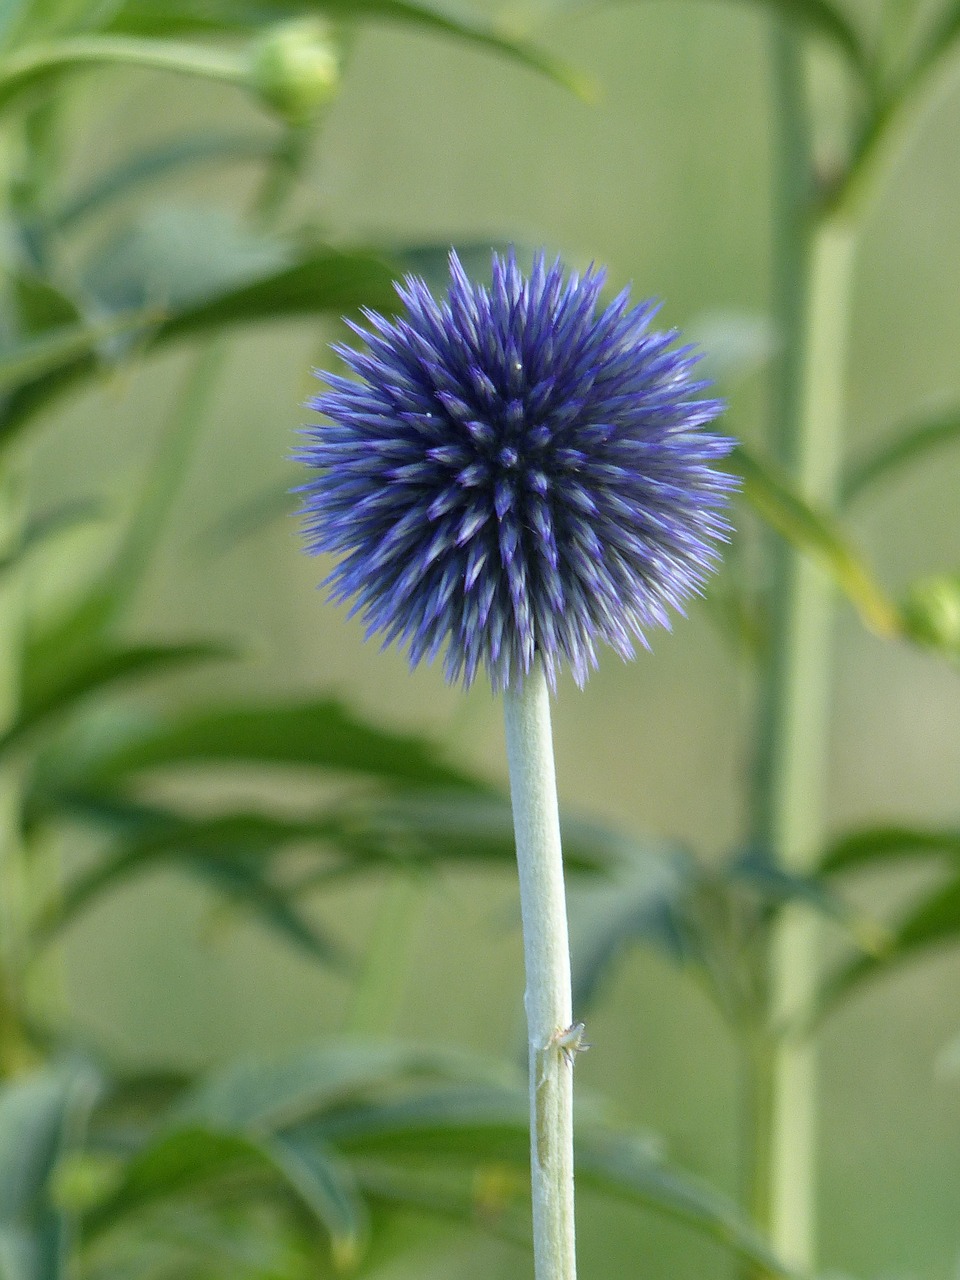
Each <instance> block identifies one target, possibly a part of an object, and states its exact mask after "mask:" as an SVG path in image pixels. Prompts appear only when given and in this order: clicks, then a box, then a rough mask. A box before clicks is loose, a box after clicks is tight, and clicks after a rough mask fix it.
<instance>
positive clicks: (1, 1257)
mask: <svg viewBox="0 0 960 1280" xmlns="http://www.w3.org/2000/svg"><path fill="white" fill-rule="evenodd" d="M93 1087H94V1082H93V1080H92V1079H91V1078H90V1077H88V1076H85V1075H81V1074H77V1073H71V1072H54V1071H42V1072H39V1073H38V1074H36V1075H33V1076H27V1077H24V1078H23V1079H20V1080H16V1081H14V1082H12V1083H10V1084H7V1085H5V1086H3V1087H2V1088H0V1276H2V1277H3V1280H65V1277H66V1274H67V1272H66V1259H67V1246H68V1243H69V1238H70V1228H71V1224H70V1221H69V1219H68V1217H67V1215H66V1214H65V1213H63V1212H62V1211H61V1210H60V1209H59V1208H58V1207H57V1206H56V1204H55V1200H54V1195H53V1187H52V1181H53V1177H54V1172H55V1170H56V1167H57V1163H58V1161H59V1160H60V1157H61V1155H62V1154H63V1151H64V1147H65V1144H66V1143H67V1142H68V1140H69V1138H70V1136H71V1133H72V1130H73V1129H74V1127H75V1125H76V1122H77V1120H78V1118H79V1116H80V1115H81V1114H82V1112H83V1110H85V1108H86V1106H87V1105H88V1103H89V1101H90V1098H91V1094H92V1090H93Z"/></svg>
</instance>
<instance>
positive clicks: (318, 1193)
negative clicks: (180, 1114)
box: [85, 1126, 368, 1263]
mask: <svg viewBox="0 0 960 1280" xmlns="http://www.w3.org/2000/svg"><path fill="white" fill-rule="evenodd" d="M238 1174H248V1175H249V1174H253V1175H255V1176H257V1175H258V1176H259V1179H260V1182H261V1184H262V1182H263V1180H264V1179H267V1181H268V1182H269V1183H272V1184H274V1185H276V1186H279V1187H281V1188H282V1189H284V1190H285V1191H286V1192H287V1193H288V1194H291V1195H293V1196H294V1197H295V1199H296V1200H297V1201H299V1203H301V1204H302V1205H303V1206H304V1207H305V1208H306V1209H307V1210H308V1211H309V1213H310V1214H311V1215H312V1216H313V1217H314V1218H315V1219H316V1221H317V1222H318V1224H319V1225H320V1226H322V1227H323V1228H324V1229H325V1230H326V1231H327V1233H328V1234H329V1236H330V1240H331V1247H332V1250H333V1254H334V1258H335V1260H337V1261H338V1262H343V1263H346V1262H348V1261H349V1262H354V1261H356V1259H357V1257H358V1254H359V1252H360V1250H361V1248H362V1246H363V1242H364V1240H365V1238H366V1235H367V1229H368V1222H367V1214H366V1208H365V1206H364V1204H363V1202H362V1201H361V1200H360V1198H359V1196H358V1194H357V1191H356V1188H355V1186H354V1182H353V1179H352V1176H351V1174H350V1172H349V1170H348V1169H346V1168H345V1167H344V1166H343V1164H342V1162H341V1161H339V1160H338V1159H337V1157H336V1156H335V1155H334V1154H333V1153H330V1152H326V1151H324V1150H323V1148H322V1147H321V1146H320V1145H319V1144H317V1143H313V1144H311V1145H309V1146H306V1145H304V1144H303V1143H302V1142H300V1141H299V1140H298V1139H297V1137H296V1136H295V1135H293V1136H286V1135H280V1136H278V1135H258V1134H247V1133H242V1132H231V1131H227V1130H218V1129H209V1128H203V1127H200V1126H197V1127H194V1128H184V1129H179V1130H175V1131H173V1132H165V1133H161V1134H160V1135H159V1137H157V1138H156V1139H155V1140H154V1141H152V1142H151V1143H149V1144H148V1145H147V1146H146V1147H145V1148H144V1149H143V1150H142V1151H141V1152H140V1153H139V1154H138V1155H137V1156H136V1157H134V1159H133V1161H132V1162H131V1163H130V1165H129V1166H128V1168H127V1170H126V1172H125V1175H124V1177H123V1180H122V1182H121V1183H120V1185H119V1187H117V1189H116V1190H115V1191H114V1192H113V1194H112V1195H111V1196H110V1197H109V1198H108V1199H107V1200H106V1201H105V1202H104V1203H103V1204H101V1205H100V1206H98V1207H97V1208H96V1209H95V1210H94V1211H93V1212H91V1213H90V1214H88V1215H87V1218H86V1220H85V1228H86V1234H87V1235H88V1236H90V1237H94V1238H95V1237H96V1236H97V1235H99V1234H100V1233H102V1232H103V1231H104V1230H106V1229H109V1228H112V1227H115V1226H116V1225H117V1224H118V1223H119V1222H122V1221H123V1220H124V1219H126V1218H128V1217H129V1216H130V1215H131V1214H136V1213H142V1212H143V1211H144V1210H145V1209H148V1208H151V1207H153V1206H154V1205H156V1204H157V1203H162V1202H164V1201H168V1200H172V1199H176V1198H182V1197H186V1196H191V1195H194V1194H196V1192H197V1191H198V1190H200V1189H202V1188H204V1187H206V1186H208V1185H211V1184H215V1183H216V1182H218V1181H220V1180H223V1179H230V1180H232V1179H234V1178H235V1177H236V1176H237V1175H238Z"/></svg>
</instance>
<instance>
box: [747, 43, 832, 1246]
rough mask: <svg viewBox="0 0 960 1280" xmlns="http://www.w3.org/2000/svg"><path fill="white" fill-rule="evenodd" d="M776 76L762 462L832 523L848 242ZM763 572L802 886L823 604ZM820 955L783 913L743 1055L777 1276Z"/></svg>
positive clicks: (770, 739)
mask: <svg viewBox="0 0 960 1280" xmlns="http://www.w3.org/2000/svg"><path fill="white" fill-rule="evenodd" d="M773 69H774V82H773V83H774V93H775V99H776V112H775V119H776V127H777V137H776V153H775V178H776V190H775V202H774V205H775V207H774V220H775V245H774V250H775V252H774V260H775V266H774V302H773V308H774V312H775V314H776V317H777V321H778V326H779V329H780V336H781V343H782V354H781V357H780V359H779V362H778V368H777V370H776V378H775V384H774V423H773V430H772V432H771V441H770V444H771V452H772V453H773V454H774V456H775V457H776V459H777V461H778V462H779V464H780V465H781V466H782V467H783V468H784V469H785V470H786V471H787V472H788V473H789V475H790V476H791V478H792V481H793V483H794V485H795V486H796V488H797V490H798V491H799V492H800V493H801V494H802V495H803V496H804V497H806V498H807V499H808V500H810V501H812V502H814V503H816V504H818V505H824V506H826V507H830V506H831V505H832V504H833V502H834V500H835V496H836V493H835V491H836V487H837V479H838V468H839V463H840V452H841V444H842V439H843V419H844V381H845V370H846V353H847V335H848V329H849V311H850V285H851V273H852V265H853V246H854V234H853V228H852V226H851V225H850V223H848V222H845V221H844V220H842V219H840V218H834V219H831V218H830V217H829V215H827V216H825V215H823V214H822V213H821V214H820V215H819V216H817V215H816V213H815V210H814V198H815V193H814V183H813V161H812V147H811V139H810V130H809V120H808V112H807V104H806V88H805V84H804V74H803V59H802V53H801V50H800V48H799V46H798V42H797V38H796V36H795V34H793V33H791V32H790V31H788V30H787V29H785V28H784V27H783V26H782V25H780V24H778V25H777V27H776V28H775V31H774V37H773ZM771 560H772V565H773V572H774V586H773V591H772V600H771V604H772V609H771V635H770V641H771V643H770V654H769V658H768V661H767V664H766V668H765V670H764V673H763V678H762V681H761V690H760V705H759V712H758V733H757V748H758V749H757V760H756V770H755V776H754V791H753V797H752V839H753V842H754V844H755V846H756V847H757V848H758V850H760V851H762V852H763V853H764V854H765V855H766V856H768V857H771V858H773V859H776V860H777V862H778V863H779V864H780V865H782V866H784V867H787V868H789V869H792V870H797V871H800V870H808V869H809V867H810V860H811V859H812V858H813V857H814V856H815V855H816V852H817V850H818V848H819V847H820V846H821V845H822V843H823V833H824V832H823V828H824V790H825V771H826V762H827V759H828V746H829V741H828V739H829V709H830V697H831V648H832V644H831V630H832V622H833V598H832V591H831V588H830V585H829V583H828V581H827V579H826V578H825V576H824V575H823V574H822V573H821V571H820V570H819V569H818V568H817V567H816V566H815V565H814V564H812V563H811V562H810V561H809V560H807V559H805V558H804V557H803V556H801V555H800V554H799V553H798V552H797V551H796V550H794V549H793V548H791V547H789V546H787V545H786V544H784V543H782V542H780V541H779V540H778V539H773V536H772V535H771ZM818 942H819V940H818V937H817V930H816V925H815V922H814V920H813V919H812V917H811V915H810V914H809V912H803V911H802V910H793V909H790V910H788V911H786V912H785V913H784V914H783V916H782V917H781V918H780V920H779V921H778V923H777V925H776V927H775V930H774V933H773V936H772V938H771V941H770V948H769V952H768V964H769V968H768V972H767V978H766V996H767V1024H766V1026H765V1027H763V1026H760V1027H758V1028H757V1029H756V1030H757V1036H756V1038H755V1041H754V1042H753V1043H751V1044H750V1045H747V1046H745V1055H746V1062H747V1067H746V1074H747V1076H748V1078H749V1081H750V1089H749V1091H748V1092H749V1096H750V1098H751V1099H752V1105H751V1106H750V1107H749V1108H748V1122H749V1123H750V1126H751V1130H752V1131H751V1134H750V1136H749V1141H748V1144H747V1149H748V1151H749V1161H748V1163H749V1167H750V1170H751V1176H752V1179H753V1183H752V1186H751V1187H748V1188H747V1190H746V1197H745V1198H746V1200H747V1202H748V1203H749V1205H750V1207H751V1209H752V1210H753V1212H754V1214H755V1216H756V1218H757V1221H758V1224H759V1225H760V1226H761V1227H763V1228H764V1229H765V1230H766V1231H767V1232H768V1233H769V1234H770V1236H771V1239H772V1242H773V1244H774V1245H775V1247H776V1249H777V1251H778V1253H779V1254H780V1255H781V1257H782V1258H783V1259H784V1261H786V1262H788V1263H792V1264H794V1265H795V1266H796V1267H797V1268H798V1269H800V1270H809V1269H811V1268H812V1265H813V1262H814V1258H815V1254H816V1222H815V1148H816V1125H817V1097H816V1094H817V1075H816V1057H815V1047H814V1045H813V1044H812V1043H810V1042H809V1041H808V1040H801V1039H799V1038H794V1037H791V1036H790V1034H789V1033H787V1032H786V1030H785V1029H786V1028H787V1027H789V1025H790V1024H794V1025H796V1023H797V1021H798V1020H800V1021H802V1014H803V1011H804V1010H806V1009H807V1008H809V1006H810V1004H811V1002H812V1000H813V998H814V993H815V988H816V981H817V963H818V950H819V946H818ZM761 1182H762V1183H763V1185H760V1184H761Z"/></svg>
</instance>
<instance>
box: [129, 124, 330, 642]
mask: <svg viewBox="0 0 960 1280" xmlns="http://www.w3.org/2000/svg"><path fill="white" fill-rule="evenodd" d="M314 137H315V126H311V127H308V126H291V127H289V128H288V129H287V130H286V132H285V135H284V138H283V140H282V141H281V143H280V144H279V145H278V147H277V150H276V152H275V154H274V157H273V159H272V161H271V163H270V165H268V167H267V170H266V173H265V174H264V177H263V180H262V182H261V184H260V186H259V188H258V190H257V192H256V194H255V196H254V199H253V211H252V220H253V223H254V225H255V226H256V227H257V229H258V230H260V231H261V232H263V233H265V234H266V233H269V232H270V231H272V230H273V229H274V228H275V227H276V224H277V222H278V220H279V219H280V217H281V215H282V213H283V211H284V209H285V208H286V205H287V203H288V201H289V199H290V197H291V195H292V194H293V192H294V191H295V190H296V186H297V182H298V180H299V178H300V175H301V173H302V171H303V168H304V165H305V164H306V162H307V160H308V158H309V154H310V145H311V143H312V141H313V139H314ZM228 351H229V344H228V342H227V340H226V339H224V338H213V339H211V340H209V341H208V342H206V343H204V344H202V345H201V346H200V348H199V350H198V352H197V354H196V356H195V357H194V358H193V360H192V362H191V364H190V365H189V367H188V369H187V373H186V376H185V378H184V381H183V385H182V389H181V392H180V395H179V397H178V399H177V401H176V403H175V405H174V407H173V411H172V413H171V414H170V417H169V419H168V421H167V424H166V427H165V428H164V431H163V433H162V435H161V437H160V443H159V445H158V447H157V450H156V453H155V455H154V459H153V463H152V465H151V466H150V468H149V470H148V472H147V476H146V479H145V481H144V485H143V489H142V491H141V493H140V496H139V498H138V501H137V505H136V508H135V511H134V513H133V520H132V523H131V524H130V527H129V530H128V532H127V535H126V537H125V538H124V540H123V542H122V543H121V545H120V548H119V550H118V552H117V556H116V558H115V560H114V564H113V568H112V570H111V573H110V614H111V616H112V617H116V616H118V615H119V614H121V613H122V612H124V611H125V610H126V609H127V608H128V607H129V605H130V603H131V602H132V599H133V596H134V594H135V592H136V591H137V589H138V588H139V587H140V586H141V585H142V583H143V577H144V570H145V569H146V567H147V566H148V565H149V564H150V562H151V560H152V559H153V556H154V554H155V553H156V550H157V547H158V545H159V543H160V540H161V538H162V536H163V533H164V531H165V529H166V526H167V521H168V519H169V516H170V512H171V510H172V509H173V506H174V503H175V502H176V499H177V496H178V494H179V493H180V490H181V488H182V487H183V483H184V480H185V478H186V476H187V473H188V469H189V463H190V458H191V455H192V454H193V450H194V447H195V445H196V441H197V437H198V435H199V433H200V429H201V426H202V424H203V423H204V422H205V421H206V420H207V419H208V418H209V417H210V415H211V412H212V406H213V403H214V399H215V396H216V393H217V386H218V384H219V381H220V376H221V374H222V372H223V369H224V365H225V363H226V358H227V354H228Z"/></svg>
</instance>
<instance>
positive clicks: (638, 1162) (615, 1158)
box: [576, 1134, 792, 1276]
mask: <svg viewBox="0 0 960 1280" xmlns="http://www.w3.org/2000/svg"><path fill="white" fill-rule="evenodd" d="M576 1175H577V1185H578V1186H579V1187H584V1186H588V1187H593V1188H595V1189H596V1190H598V1191H603V1192H606V1193H607V1194H608V1195H614V1196H617V1197H619V1198H622V1199H627V1200H631V1201H634V1202H635V1203H638V1204H642V1205H645V1206H647V1207H648V1208H651V1209H655V1210H656V1211H657V1212H659V1213H665V1214H667V1215H669V1216H670V1217H672V1218H676V1219H678V1220H679V1221H681V1222H685V1223H687V1225H688V1226H691V1227H694V1228H695V1229H696V1230H697V1231H700V1232H702V1233H703V1234H705V1235H707V1236H710V1237H712V1238H713V1239H714V1240H716V1241H718V1242H719V1243H720V1244H722V1245H724V1246H725V1247H726V1248H727V1249H729V1250H730V1251H731V1252H732V1253H733V1254H734V1255H736V1256H738V1257H740V1258H743V1259H744V1260H746V1261H748V1262H751V1263H753V1264H754V1265H756V1264H759V1266H760V1268H761V1269H762V1271H763V1272H765V1273H772V1274H774V1275H780V1276H789V1275H790V1274H792V1273H791V1271H790V1269H789V1268H788V1267H787V1266H785V1265H784V1263H783V1262H781V1261H780V1260H779V1259H778V1258H777V1256H776V1254H775V1253H774V1252H773V1250H772V1249H771V1247H770V1245H769V1244H768V1243H767V1242H766V1241H765V1240H764V1239H763V1237H762V1236H761V1235H760V1234H759V1233H758V1232H757V1231H756V1229H755V1228H754V1226H753V1224H752V1223H750V1222H749V1221H748V1220H747V1218H745V1216H744V1215H743V1213H742V1212H741V1210H740V1209H739V1208H738V1206H737V1205H735V1204H734V1203H733V1202H732V1201H730V1200H728V1199H727V1198H726V1197H725V1196H722V1195H720V1194H719V1193H718V1192H716V1191H714V1190H713V1189H712V1188H711V1187H709V1186H707V1185H706V1184H705V1183H702V1182H700V1181H699V1180H697V1179H695V1178H693V1177H691V1176H690V1175H689V1174H687V1173H681V1172H679V1171H678V1170H676V1169H672V1168H670V1167H669V1166H667V1165H666V1164H664V1163H663V1161H662V1160H660V1159H658V1158H657V1157H656V1155H655V1154H654V1153H652V1152H651V1150H650V1147H649V1144H648V1143H646V1142H643V1141H642V1140H637V1139H631V1138H630V1137H629V1136H626V1135H621V1134H611V1135H610V1136H609V1137H606V1136H604V1135H597V1136H593V1135H584V1136H582V1137H578V1138H577V1142H576Z"/></svg>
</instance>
